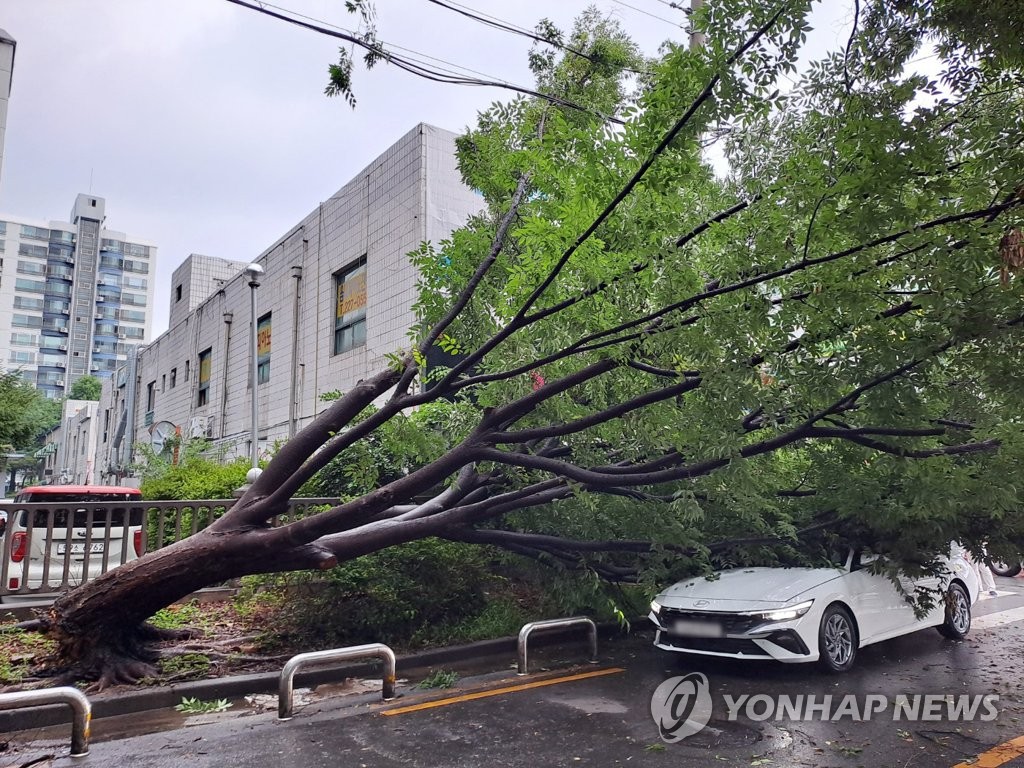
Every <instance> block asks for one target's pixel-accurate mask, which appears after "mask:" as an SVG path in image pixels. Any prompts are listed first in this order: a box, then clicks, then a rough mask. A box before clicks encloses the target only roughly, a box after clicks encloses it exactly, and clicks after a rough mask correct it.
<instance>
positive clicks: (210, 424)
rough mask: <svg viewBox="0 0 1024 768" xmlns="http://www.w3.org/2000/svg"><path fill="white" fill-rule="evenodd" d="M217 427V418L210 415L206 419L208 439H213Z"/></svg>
mask: <svg viewBox="0 0 1024 768" xmlns="http://www.w3.org/2000/svg"><path fill="white" fill-rule="evenodd" d="M216 426H217V416H216V415H210V416H207V417H206V437H213V436H214V434H213V431H214V427H216Z"/></svg>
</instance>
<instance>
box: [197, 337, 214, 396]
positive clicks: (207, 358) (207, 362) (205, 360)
mask: <svg viewBox="0 0 1024 768" xmlns="http://www.w3.org/2000/svg"><path fill="white" fill-rule="evenodd" d="M212 354H213V348H212V347H211V348H210V349H207V350H206V351H204V352H200V353H199V394H198V395H197V397H196V405H197V406H203V405H206V404H207V403H208V402H210V372H211V371H212V369H213V360H212V359H211V355H212Z"/></svg>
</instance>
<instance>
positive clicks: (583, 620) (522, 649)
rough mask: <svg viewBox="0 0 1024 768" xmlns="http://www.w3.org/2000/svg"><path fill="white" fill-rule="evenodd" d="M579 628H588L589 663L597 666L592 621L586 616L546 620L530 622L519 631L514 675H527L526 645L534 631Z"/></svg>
mask: <svg viewBox="0 0 1024 768" xmlns="http://www.w3.org/2000/svg"><path fill="white" fill-rule="evenodd" d="M581 626H585V627H588V628H589V635H590V663H591V664H597V625H596V624H595V623H594V622H593V620H591V619H588V618H587V617H586V616H574V617H572V618H569V619H547V620H545V621H531V622H530V623H529V624H524V625H523V628H522V629H520V630H519V646H518V649H519V669H518V672H517V673H516V674H519V675H525V674H526V673H527V665H526V644H527V641H528V640H529V639H530V635H531V634H532V633H533V632H534V631H536V630H547V629H560V628H562V627H581Z"/></svg>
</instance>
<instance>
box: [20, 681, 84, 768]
mask: <svg viewBox="0 0 1024 768" xmlns="http://www.w3.org/2000/svg"><path fill="white" fill-rule="evenodd" d="M44 704H67V705H68V706H70V707H71V713H72V720H71V757H85V756H86V755H88V754H89V726H90V723H91V722H92V704H90V703H89V699H87V698H86V696H85V694H84V693H82V692H81V691H80V690H78V689H77V688H72V687H70V686H64V687H60V688H43V689H41V690H38V691H16V692H15V693H0V709H20V708H22V707H38V706H42V705H44Z"/></svg>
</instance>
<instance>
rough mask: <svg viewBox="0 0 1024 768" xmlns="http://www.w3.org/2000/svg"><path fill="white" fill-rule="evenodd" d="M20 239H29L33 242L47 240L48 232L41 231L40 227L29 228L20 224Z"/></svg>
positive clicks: (46, 230) (48, 237)
mask: <svg viewBox="0 0 1024 768" xmlns="http://www.w3.org/2000/svg"><path fill="white" fill-rule="evenodd" d="M21 237H22V239H28V238H31V239H33V240H49V239H50V230H48V229H42V228H40V227H30V226H28V225H26V224H22V226H21Z"/></svg>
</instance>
